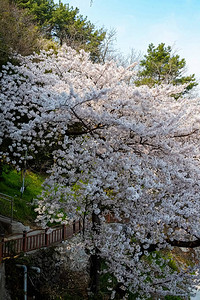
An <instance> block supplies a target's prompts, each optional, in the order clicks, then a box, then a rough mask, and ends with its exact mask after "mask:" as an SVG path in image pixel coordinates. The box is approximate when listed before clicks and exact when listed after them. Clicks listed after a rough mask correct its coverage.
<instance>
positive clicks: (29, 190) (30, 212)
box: [0, 165, 45, 224]
mask: <svg viewBox="0 0 200 300" xmlns="http://www.w3.org/2000/svg"><path fill="white" fill-rule="evenodd" d="M44 179H45V176H44V175H40V174H39V175H38V174H35V173H33V172H31V171H27V172H26V177H25V190H24V193H23V194H21V192H20V188H21V186H22V180H21V172H17V171H16V170H14V169H11V168H10V167H9V166H7V165H4V166H3V172H2V176H1V181H0V193H3V194H6V195H9V196H13V197H15V198H14V209H13V213H14V219H16V220H18V221H21V222H23V223H25V224H26V223H30V222H32V221H33V220H34V219H35V217H36V213H35V212H34V206H33V199H34V198H36V197H37V195H39V194H40V193H41V190H42V187H41V185H42V183H43V182H44ZM0 204H1V208H0V213H2V214H3V213H5V214H6V213H7V211H8V207H6V206H8V204H7V203H5V201H3V200H2V199H0ZM5 207H6V208H5ZM3 208H5V209H3Z"/></svg>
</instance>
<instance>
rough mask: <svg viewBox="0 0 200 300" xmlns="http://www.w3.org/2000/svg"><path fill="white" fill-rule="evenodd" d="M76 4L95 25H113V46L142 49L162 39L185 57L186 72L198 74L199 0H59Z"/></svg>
mask: <svg viewBox="0 0 200 300" xmlns="http://www.w3.org/2000/svg"><path fill="white" fill-rule="evenodd" d="M63 2H64V3H69V4H70V5H71V6H73V7H78V8H79V10H80V14H82V15H83V16H87V17H88V20H90V21H91V22H92V23H93V24H95V25H96V26H97V27H102V26H104V27H105V28H108V29H109V28H115V29H116V31H117V43H116V48H118V49H120V50H121V51H122V52H123V53H128V52H129V51H130V49H131V48H134V49H136V50H141V51H142V52H143V53H145V52H146V49H147V47H148V45H149V44H150V43H151V42H152V43H154V44H155V45H156V46H157V45H158V44H159V43H161V42H164V43H165V44H166V45H171V46H172V45H175V46H174V49H176V50H177V53H178V54H179V55H180V56H181V58H183V57H184V58H185V59H186V62H187V66H188V73H190V74H191V73H195V74H196V77H197V78H200V0H94V1H93V4H92V6H90V0H71V1H66V0H63Z"/></svg>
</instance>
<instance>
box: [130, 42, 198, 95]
mask: <svg viewBox="0 0 200 300" xmlns="http://www.w3.org/2000/svg"><path fill="white" fill-rule="evenodd" d="M140 66H141V67H142V70H141V71H139V72H138V79H137V80H136V81H135V84H136V86H140V85H148V86H149V87H152V86H154V85H156V84H162V83H164V84H172V85H180V84H185V83H187V84H188V86H187V88H186V89H185V91H184V92H188V91H189V90H191V89H192V88H193V87H194V86H196V85H197V82H196V80H195V77H194V74H192V75H189V76H183V74H184V73H185V67H186V61H185V59H184V58H182V59H180V56H179V55H177V54H176V55H175V54H173V52H172V48H171V47H170V46H165V44H164V43H161V44H159V45H158V47H157V48H156V47H155V46H154V45H153V44H152V43H151V44H150V45H149V47H148V49H147V54H146V55H145V56H144V59H143V60H141V62H140Z"/></svg>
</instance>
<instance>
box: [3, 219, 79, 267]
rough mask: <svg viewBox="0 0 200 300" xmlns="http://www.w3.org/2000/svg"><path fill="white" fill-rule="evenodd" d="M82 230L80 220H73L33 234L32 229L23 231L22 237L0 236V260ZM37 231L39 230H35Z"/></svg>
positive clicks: (60, 239)
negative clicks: (5, 237)
mask: <svg viewBox="0 0 200 300" xmlns="http://www.w3.org/2000/svg"><path fill="white" fill-rule="evenodd" d="M81 230H82V224H81V221H74V222H73V223H72V224H70V225H61V226H57V227H53V228H48V229H45V230H40V232H39V233H36V234H34V230H33V231H29V232H26V231H24V232H23V235H22V237H18V238H13V237H12V239H9V240H4V238H0V262H1V261H2V259H4V258H7V257H11V256H15V255H18V254H20V253H22V252H24V253H26V252H30V251H33V250H36V249H40V248H43V247H49V246H51V245H54V244H57V243H60V242H62V241H64V240H66V239H69V238H71V237H72V236H73V235H74V234H76V233H79V232H80V231H81ZM37 231H39V230H37Z"/></svg>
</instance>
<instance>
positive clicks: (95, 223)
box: [90, 212, 101, 300]
mask: <svg viewBox="0 0 200 300" xmlns="http://www.w3.org/2000/svg"><path fill="white" fill-rule="evenodd" d="M92 231H93V232H94V234H95V235H96V234H97V235H98V234H99V233H100V219H99V217H98V215H96V214H95V213H94V212H93V213H92ZM100 270H101V258H100V251H99V249H98V248H97V247H95V248H94V253H93V254H92V255H91V256H90V291H91V293H92V299H96V300H99V299H100V298H99V291H100Z"/></svg>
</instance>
